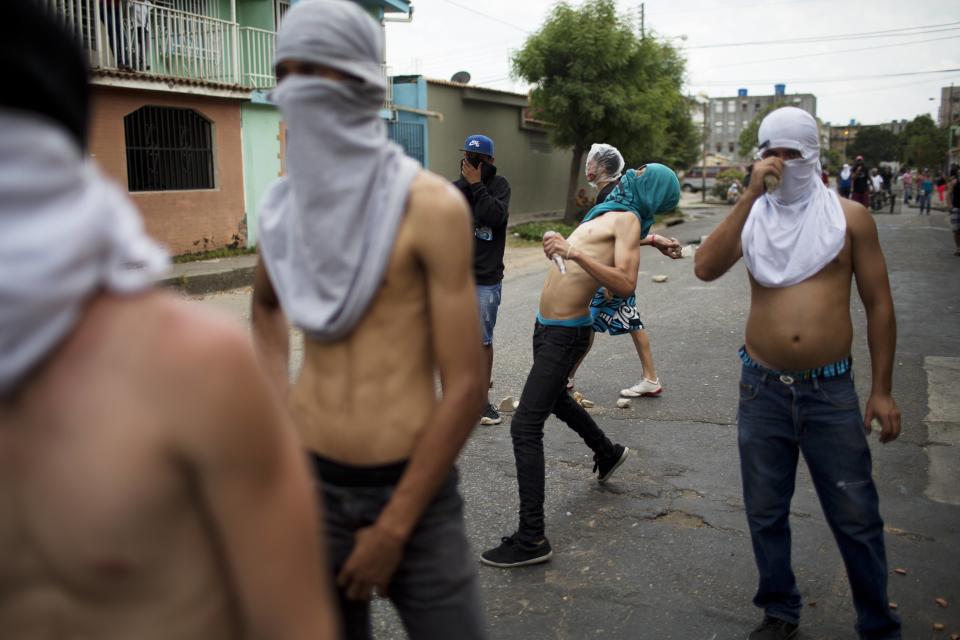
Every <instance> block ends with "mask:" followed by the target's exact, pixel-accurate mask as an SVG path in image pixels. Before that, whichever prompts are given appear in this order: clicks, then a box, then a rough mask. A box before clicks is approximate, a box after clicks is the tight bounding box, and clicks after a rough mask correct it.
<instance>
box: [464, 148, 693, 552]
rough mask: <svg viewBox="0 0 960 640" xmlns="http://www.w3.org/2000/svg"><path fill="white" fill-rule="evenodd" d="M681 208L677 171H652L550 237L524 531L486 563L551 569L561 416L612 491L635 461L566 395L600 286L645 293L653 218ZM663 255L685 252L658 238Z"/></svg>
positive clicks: (523, 427) (527, 453)
mask: <svg viewBox="0 0 960 640" xmlns="http://www.w3.org/2000/svg"><path fill="white" fill-rule="evenodd" d="M679 200H680V182H679V181H678V180H677V176H676V174H675V173H674V172H673V170H672V169H670V168H669V167H666V166H664V165H661V164H649V165H647V166H646V167H645V169H644V170H643V171H639V172H638V171H634V170H633V169H630V170H629V171H627V173H626V174H625V175H624V176H623V178H622V179H621V180H620V184H619V185H617V187H616V188H615V189H614V190H613V193H611V194H610V196H609V197H608V198H607V200H606V201H605V202H603V203H601V204H598V205H597V206H595V207H593V208H592V209H591V210H590V211H589V212H588V213H587V215H586V217H585V218H584V221H583V222H582V223H581V224H580V226H579V227H577V228H576V230H574V232H573V233H571V234H570V237H569V238H567V239H564V238H563V236H561V235H559V234H555V235H551V236H549V237H545V238H544V241H543V250H544V253H546V255H547V258H550V259H551V260H553V259H558V260H563V261H564V262H563V264H564V269H565V273H562V272H561V271H560V270H559V265H554V266H552V267H551V268H550V273H549V275H548V276H547V281H546V283H545V284H544V286H543V292H542V293H541V294H540V311H539V313H538V314H537V321H536V324H535V325H534V330H533V367H532V368H531V369H530V373H529V375H528V376H527V381H526V383H525V384H524V386H523V393H522V394H521V395H520V405H519V406H518V407H517V411H516V413H514V415H513V420H512V422H511V425H510V435H511V437H512V438H513V454H514V457H515V458H516V464H517V486H518V492H519V496H520V513H519V515H520V526H519V528H518V529H517V531H516V533H514V534H513V535H510V536H506V537H504V538H502V539H501V542H500V545H499V546H497V547H494V548H492V549H490V550H488V551H485V552H484V553H483V555H482V556H481V559H480V561H481V562H483V563H484V564H486V565H489V566H494V567H501V568H511V567H521V566H526V565H531V564H537V563H540V562H546V561H547V560H549V559H550V557H551V555H552V553H553V552H552V550H551V547H550V542H549V541H548V540H547V538H546V536H545V535H544V534H545V525H544V509H543V504H544V475H545V463H544V455H543V427H544V423H545V422H546V420H547V418H548V417H549V416H550V414H551V413H552V414H554V415H555V416H557V417H558V418H559V419H560V420H562V421H563V422H565V423H566V424H567V426H568V427H570V428H571V429H573V430H574V431H575V432H576V433H577V435H579V436H580V437H581V438H583V441H584V442H585V443H586V444H587V446H588V447H590V449H591V450H593V453H594V456H593V460H594V467H593V470H594V472H599V475H598V480H599V481H600V482H601V483H603V482H606V481H607V480H609V479H610V477H611V475H613V473H614V471H616V470H617V468H618V467H620V465H621V464H623V462H624V460H626V458H627V455H628V454H629V450H628V449H627V448H626V447H624V446H623V445H619V444H614V443H613V442H611V441H610V439H609V438H608V437H607V436H606V434H604V432H603V431H602V430H601V429H600V427H598V426H597V424H596V423H595V422H594V421H593V418H591V417H590V414H588V413H587V412H586V410H585V409H584V408H583V407H581V406H580V405H579V404H577V402H576V401H575V400H574V399H573V398H572V397H571V396H570V394H569V393H568V392H567V388H566V387H567V378H568V376H569V375H570V372H571V371H572V370H573V367H574V365H575V364H576V363H577V362H578V361H579V360H580V359H581V358H582V357H583V355H584V354H585V353H586V352H587V349H588V348H589V346H590V338H591V335H592V334H593V328H592V327H593V323H594V318H593V316H592V315H591V313H590V303H591V301H592V300H593V298H594V294H595V293H596V291H597V288H598V287H606V288H607V289H608V290H609V291H610V292H611V293H612V294H613V295H616V296H622V297H626V296H629V295H631V294H633V292H634V290H635V289H636V287H637V269H638V266H639V262H640V246H641V244H643V243H644V242H643V240H644V239H645V238H646V236H647V232H648V231H649V230H650V227H651V226H652V225H653V222H654V216H655V215H656V214H657V213H661V212H664V211H672V210H673V209H674V208H675V207H676V206H677V202H679ZM653 244H654V246H656V247H657V248H661V249H663V250H665V251H668V252H669V251H674V250H676V249H677V248H679V244H678V243H677V242H676V241H673V240H668V239H667V238H664V237H663V236H657V238H656V239H655V240H654V242H653Z"/></svg>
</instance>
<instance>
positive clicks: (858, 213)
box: [840, 198, 877, 239]
mask: <svg viewBox="0 0 960 640" xmlns="http://www.w3.org/2000/svg"><path fill="white" fill-rule="evenodd" d="M840 207H841V208H842V209H843V217H844V218H846V220H847V229H849V231H850V235H851V236H852V237H853V238H854V239H856V238H858V237H862V236H863V234H865V233H866V234H870V233H873V234H876V231H877V225H876V222H874V219H873V215H871V213H870V212H869V211H867V208H866V207H865V206H863V205H862V204H860V203H859V202H854V201H853V200H848V199H846V198H840Z"/></svg>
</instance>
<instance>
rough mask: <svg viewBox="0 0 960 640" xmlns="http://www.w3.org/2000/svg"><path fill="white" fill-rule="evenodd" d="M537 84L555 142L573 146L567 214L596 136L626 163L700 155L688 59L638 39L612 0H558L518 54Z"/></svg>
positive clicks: (535, 97) (516, 65) (526, 75)
mask: <svg viewBox="0 0 960 640" xmlns="http://www.w3.org/2000/svg"><path fill="white" fill-rule="evenodd" d="M512 64H513V73H514V75H515V76H517V77H519V78H522V79H524V80H526V81H527V82H529V83H531V84H532V85H534V86H533V90H532V92H531V95H530V100H531V104H532V106H533V107H534V109H536V110H537V111H538V113H540V114H542V115H541V117H542V118H543V119H544V120H546V121H548V122H550V123H551V124H552V125H553V126H552V127H551V130H550V136H551V141H552V142H553V144H555V145H557V146H559V147H562V148H571V149H573V158H572V159H571V164H570V175H569V183H568V187H567V203H566V211H565V218H566V219H567V220H568V221H570V222H572V221H574V220H575V217H576V208H575V202H574V200H575V195H576V188H577V181H578V179H579V177H580V176H581V175H582V173H583V160H584V154H585V152H586V151H587V150H588V149H589V148H590V145H591V144H592V143H594V142H607V143H609V144H612V145H614V146H616V147H617V148H618V149H620V152H621V153H622V154H623V156H624V158H625V159H626V160H627V163H628V166H629V165H634V166H636V164H638V163H640V162H647V161H661V162H664V163H666V164H669V165H671V166H674V167H679V166H683V165H684V164H685V163H686V162H688V161H690V159H691V158H695V157H696V153H697V151H696V149H697V134H696V131H695V130H694V127H693V125H692V124H691V123H689V119H690V118H689V114H688V112H687V107H686V101H685V99H684V97H683V94H682V93H681V88H682V84H683V73H684V61H683V59H682V58H681V57H680V56H679V55H678V53H677V51H676V50H675V49H673V48H672V47H671V46H669V45H668V44H665V43H663V42H660V41H658V40H656V39H655V38H654V37H647V38H645V39H643V40H641V39H639V38H637V37H636V36H635V35H634V33H633V30H632V26H631V24H630V23H629V22H628V21H627V20H626V19H625V18H624V17H622V16H621V15H620V14H619V13H618V12H617V8H616V4H615V2H614V1H613V0H586V1H585V2H584V3H583V4H582V5H580V6H579V7H574V6H572V5H571V4H568V3H567V2H560V3H559V4H557V5H556V6H555V7H554V8H553V11H552V12H551V14H550V15H549V16H548V17H547V20H546V22H545V23H544V25H543V26H542V27H541V28H540V30H539V31H538V32H536V33H535V34H533V35H532V36H530V38H528V39H527V41H526V43H525V44H524V46H523V48H522V49H520V51H518V52H517V53H516V54H515V55H514V56H513V60H512Z"/></svg>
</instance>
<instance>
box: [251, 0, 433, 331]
mask: <svg viewBox="0 0 960 640" xmlns="http://www.w3.org/2000/svg"><path fill="white" fill-rule="evenodd" d="M381 50H382V38H381V34H380V28H379V27H378V26H377V24H376V23H375V22H374V21H373V20H372V19H371V18H370V17H369V16H368V15H367V14H366V13H365V12H364V11H363V9H361V8H360V7H359V6H358V5H356V4H355V3H353V2H346V1H344V0H313V1H310V0H305V1H302V2H300V3H298V4H297V5H295V6H294V7H293V8H292V9H290V11H289V13H288V14H287V15H286V16H285V17H284V19H283V23H282V25H281V27H280V33H279V34H278V35H277V62H280V61H282V60H287V59H297V60H306V61H308V62H316V63H318V64H324V65H326V66H328V67H332V68H334V69H338V70H341V71H343V72H345V73H349V74H351V75H353V76H354V77H356V78H359V80H345V81H336V80H328V79H325V78H320V77H313V76H303V75H290V76H288V77H286V78H284V80H283V81H282V82H280V84H279V85H277V88H276V89H275V90H274V91H273V93H272V95H271V97H272V99H273V100H274V102H276V104H277V105H278V106H279V107H280V111H281V113H282V114H283V119H284V122H285V123H286V126H287V152H286V154H287V155H286V160H287V163H286V168H287V176H285V177H283V178H280V179H279V180H277V181H276V182H275V183H274V184H273V185H272V186H271V187H270V189H269V190H268V191H267V193H266V195H265V196H264V198H263V202H262V204H261V206H260V249H261V253H262V256H263V260H264V264H265V265H266V268H267V271H268V273H269V275H270V280H271V282H272V284H273V287H274V289H275V291H276V293H277V296H278V297H279V299H280V304H281V306H282V307H283V310H284V313H285V314H286V316H287V318H288V319H289V320H290V322H292V323H293V324H294V325H295V326H298V327H300V328H301V329H303V330H304V331H306V332H307V333H308V334H309V335H310V336H311V337H312V338H314V339H316V340H323V341H330V340H337V339H340V338H342V337H343V336H345V335H347V334H349V333H350V332H351V331H352V330H353V329H354V328H355V327H356V324H357V323H358V322H359V320H360V319H361V317H362V315H363V313H364V312H365V311H366V310H367V307H368V306H369V305H370V302H371V301H372V299H373V296H374V295H375V294H376V292H377V289H378V288H379V286H380V283H381V281H382V280H383V276H384V273H385V271H386V268H387V263H388V261H389V259H390V255H391V253H392V250H393V244H394V241H395V239H396V234H397V230H398V229H399V226H400V222H401V220H402V218H403V213H404V211H405V209H406V203H407V197H408V194H409V190H410V184H411V183H412V182H413V179H414V178H415V177H416V175H417V174H418V173H419V171H420V165H419V164H418V163H417V162H416V161H414V160H412V159H411V158H409V157H407V156H406V155H405V154H404V153H403V150H402V149H401V148H400V147H399V146H397V145H396V144H394V143H393V142H391V141H390V140H388V139H387V133H386V125H385V124H384V122H383V119H382V118H381V117H380V115H379V110H380V107H381V105H382V104H383V99H384V95H385V84H384V80H383V78H382V77H381V76H380V59H381V58H380V52H381Z"/></svg>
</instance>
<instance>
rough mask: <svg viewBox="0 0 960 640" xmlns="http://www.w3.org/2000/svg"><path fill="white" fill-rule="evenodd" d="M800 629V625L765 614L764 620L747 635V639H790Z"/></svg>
mask: <svg viewBox="0 0 960 640" xmlns="http://www.w3.org/2000/svg"><path fill="white" fill-rule="evenodd" d="M798 631H799V626H798V625H795V624H790V623H789V622H787V621H786V620H781V619H780V618H771V617H770V616H764V618H763V622H761V623H760V626H759V627H757V628H756V629H754V630H753V631H752V632H751V633H750V635H749V636H747V640H789V639H790V638H793V637H794V636H796V635H797V632H798Z"/></svg>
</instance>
